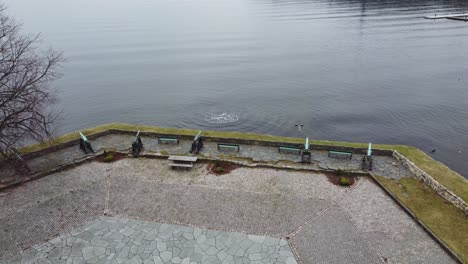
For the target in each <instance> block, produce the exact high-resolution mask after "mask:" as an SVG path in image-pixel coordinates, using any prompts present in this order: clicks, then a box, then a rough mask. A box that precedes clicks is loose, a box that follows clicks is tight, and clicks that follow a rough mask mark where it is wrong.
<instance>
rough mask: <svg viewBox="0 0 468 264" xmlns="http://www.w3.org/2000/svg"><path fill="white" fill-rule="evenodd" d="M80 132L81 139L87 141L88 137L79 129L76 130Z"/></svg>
mask: <svg viewBox="0 0 468 264" xmlns="http://www.w3.org/2000/svg"><path fill="white" fill-rule="evenodd" d="M78 132H79V133H80V137H81V139H83V141H88V139H87V138H86V136H85V135H83V133H81V131H78Z"/></svg>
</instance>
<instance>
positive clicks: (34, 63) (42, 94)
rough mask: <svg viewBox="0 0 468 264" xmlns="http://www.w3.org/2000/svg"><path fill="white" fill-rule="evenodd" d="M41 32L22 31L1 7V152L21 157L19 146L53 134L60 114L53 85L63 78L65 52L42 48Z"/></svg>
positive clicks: (7, 156)
mask: <svg viewBox="0 0 468 264" xmlns="http://www.w3.org/2000/svg"><path fill="white" fill-rule="evenodd" d="M39 43H40V35H35V36H30V35H25V34H22V32H21V24H20V23H18V22H16V21H15V20H14V19H13V18H11V17H9V16H8V15H7V14H6V13H5V8H4V7H3V6H0V155H1V158H0V159H3V160H6V159H8V158H11V157H17V156H18V152H17V148H18V147H19V146H20V145H21V144H22V143H24V142H28V141H31V140H39V141H42V140H45V139H47V138H49V137H50V136H51V125H52V123H53V122H54V120H55V119H56V117H57V114H56V113H54V111H53V110H51V107H50V106H51V104H53V103H54V102H55V97H54V92H53V91H52V90H51V89H50V87H49V84H50V82H51V81H52V80H54V79H56V78H58V77H59V74H58V69H59V68H60V65H61V62H62V61H63V59H62V54H61V53H57V52H55V51H53V50H52V49H49V50H45V51H44V50H41V49H40V48H39V47H38V45H39Z"/></svg>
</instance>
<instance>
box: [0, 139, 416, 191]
mask: <svg viewBox="0 0 468 264" xmlns="http://www.w3.org/2000/svg"><path fill="white" fill-rule="evenodd" d="M133 140H134V136H131V135H124V134H121V135H119V134H112V135H106V136H102V137H99V138H97V139H95V140H92V146H93V148H94V150H95V151H99V150H102V149H113V150H119V151H128V150H129V149H130V146H131V142H132V141H133ZM142 141H143V143H144V147H145V152H146V153H165V154H185V155H188V154H189V149H190V146H191V141H190V140H180V143H179V144H173V143H165V144H158V139H157V138H156V137H142ZM200 154H201V155H204V156H209V157H213V158H226V157H230V156H235V157H241V158H248V159H251V160H252V161H253V162H278V161H291V162H299V161H300V156H299V155H298V154H291V153H279V152H278V149H277V148H275V147H265V146H258V145H241V147H240V151H239V152H236V151H230V150H222V151H220V150H218V148H217V143H215V142H205V146H204V148H203V150H202V152H201V153H200ZM86 156H90V154H88V155H85V154H84V153H83V152H82V151H81V150H80V149H79V148H78V145H77V146H73V147H68V148H65V149H62V150H59V151H56V152H53V153H49V154H46V155H43V156H41V157H38V158H34V159H31V160H28V166H29V167H30V169H31V170H32V172H33V173H34V172H40V171H47V170H50V169H52V168H55V167H57V166H59V165H63V164H67V163H70V162H73V161H75V160H78V159H81V158H84V157H86ZM361 159H362V155H359V154H354V155H353V157H352V159H336V158H329V157H328V152H327V151H315V150H312V164H307V165H306V164H297V166H302V167H305V168H313V169H333V170H336V169H341V170H360V169H361V167H360V166H361ZM373 171H374V173H375V174H377V175H381V176H385V177H388V178H394V179H400V178H402V177H407V176H412V174H411V172H409V171H408V170H407V169H406V168H405V167H404V166H403V165H402V164H401V163H400V162H398V161H397V160H396V159H394V158H392V157H385V156H374V170H373ZM14 178H15V176H14V175H13V171H12V170H11V169H9V168H7V167H5V168H2V170H1V171H0V183H2V182H8V181H12V180H14Z"/></svg>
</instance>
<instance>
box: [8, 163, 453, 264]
mask: <svg viewBox="0 0 468 264" xmlns="http://www.w3.org/2000/svg"><path fill="white" fill-rule="evenodd" d="M126 219H132V220H126ZM0 227H1V228H0V259H1V260H4V261H6V262H7V263H10V262H13V260H15V259H16V260H18V258H19V256H20V254H22V256H23V257H24V259H23V261H24V262H25V263H28V262H27V261H26V259H27V258H29V259H31V258H35V257H47V256H49V259H48V260H50V262H48V261H46V260H45V259H44V260H40V261H39V260H37V259H36V260H37V261H36V262H34V261H31V262H29V263H51V262H52V263H93V262H94V261H95V260H96V258H94V257H95V256H105V258H103V259H102V261H103V263H105V262H106V261H107V260H108V258H109V257H110V256H111V254H112V253H114V255H112V256H113V257H115V261H118V259H117V256H118V254H120V253H121V252H122V251H123V250H119V249H117V247H121V248H122V249H123V248H124V247H127V248H126V250H125V251H123V252H124V253H123V254H124V255H125V254H126V253H127V249H128V254H127V255H126V257H127V259H126V260H122V261H121V263H131V262H134V263H142V262H143V260H146V263H157V262H155V261H159V258H161V260H168V261H169V253H164V252H163V251H162V250H160V249H159V248H158V239H164V237H160V235H162V236H165V235H166V236H168V238H170V239H172V240H174V241H172V242H173V243H171V242H167V241H166V242H167V243H166V251H165V252H169V251H168V250H167V248H168V247H169V246H174V245H175V244H176V243H178V245H179V246H177V247H176V248H177V249H174V247H173V248H172V251H173V252H172V253H171V254H172V255H171V259H170V261H169V262H167V263H177V262H178V261H181V262H180V263H182V261H185V263H187V261H191V262H195V263H222V261H221V259H220V258H218V257H217V258H214V257H213V258H212V256H214V255H210V254H215V249H214V248H213V249H212V251H210V253H207V252H206V250H208V248H207V247H208V245H210V244H209V243H213V240H211V242H207V241H208V239H207V241H205V242H203V243H202V245H205V246H204V247H205V251H204V252H205V253H206V254H203V252H202V253H200V252H201V251H198V252H199V254H201V256H199V255H196V256H195V255H194V256H195V257H194V259H192V258H190V259H189V260H187V259H186V257H187V256H186V255H179V258H177V259H174V258H175V257H173V256H175V254H174V250H175V251H177V253H178V254H182V250H181V252H180V253H179V252H178V250H179V249H181V248H180V247H182V248H183V247H184V246H187V247H189V248H193V252H195V248H196V247H197V246H196V245H195V241H196V239H195V238H194V239H192V240H190V239H189V238H191V235H194V234H195V232H197V234H198V233H199V232H200V231H201V232H202V233H203V234H206V236H207V237H208V234H219V235H220V236H221V237H223V241H231V242H232V243H233V244H232V245H231V246H233V247H236V248H242V246H241V245H242V241H244V240H245V237H247V238H249V239H250V238H253V240H252V239H250V240H252V242H253V243H260V241H262V243H264V244H259V245H261V248H262V251H260V253H262V258H261V260H262V261H264V260H265V261H267V262H268V261H270V260H271V258H273V259H274V260H276V261H277V262H276V263H294V261H297V262H298V263H304V264H305V263H359V264H361V263H364V264H365V263H437V264H439V263H454V261H453V260H452V259H451V258H450V257H449V256H448V255H447V254H446V253H445V251H444V250H443V249H442V248H441V247H440V246H439V245H438V244H437V243H435V242H434V241H433V240H432V239H431V238H430V237H429V236H428V235H427V234H426V233H425V232H424V231H423V230H422V229H421V227H419V226H418V225H417V224H416V223H415V222H414V221H413V220H412V219H411V218H410V217H409V216H408V215H406V213H404V212H403V211H402V210H401V209H400V208H399V207H398V206H397V205H396V204H395V203H394V202H393V201H392V200H391V199H390V198H389V197H388V196H387V195H386V194H385V193H384V192H383V191H382V190H381V189H380V188H379V187H378V186H376V185H375V184H374V183H373V182H372V181H371V180H369V179H367V178H365V177H361V178H359V180H358V181H357V183H356V184H354V185H353V186H352V187H341V186H336V185H333V184H332V183H330V182H329V181H328V179H327V177H326V176H325V175H322V174H317V173H310V172H299V171H288V170H279V169H260V168H255V169H254V168H239V169H236V170H234V171H232V172H231V173H229V174H226V175H222V176H215V175H212V174H209V173H208V171H207V164H206V163H197V164H195V166H194V168H193V169H192V170H189V171H187V170H171V169H169V166H168V161H167V160H158V159H144V158H140V159H123V160H120V161H117V162H114V163H98V162H90V163H86V164H83V165H81V166H78V167H75V168H72V169H69V170H66V171H62V172H59V173H55V174H51V175H49V176H47V177H44V178H41V179H38V180H35V181H31V182H28V183H25V184H23V185H20V186H18V187H15V188H12V189H9V190H6V191H2V192H0ZM80 227H81V228H80ZM161 227H164V228H161ZM166 227H167V228H168V229H167V230H171V231H167V230H166V232H167V234H166V233H164V232H165V231H163V230H164V229H165V228H166ZM156 228H157V229H156ZM86 229H88V231H86ZM114 229H115V230H114ZM111 230H114V231H112V233H111ZM156 230H157V231H156ZM116 231H118V232H116ZM124 233H125V234H124ZM164 234H165V235H164ZM184 234H186V235H185V236H187V237H188V238H187V237H185V236H184ZM67 236H69V237H70V243H68V242H69V241H68V238H67V242H66V243H64V242H63V240H64V237H67ZM57 237H58V238H57ZM145 237H146V238H150V239H147V241H145V239H144V238H145ZM176 237H177V238H178V239H180V240H178V239H175V238H176ZM74 238H79V239H80V240H76V239H75V240H73V239H74ZM94 238H96V239H94ZM104 238H106V239H110V240H109V241H106V239H104ZM151 238H154V239H153V240H151ZM242 238H244V240H242ZM93 239H94V240H93ZM114 239H115V241H119V240H120V241H121V242H120V244H119V243H118V242H115V241H112V240H114ZM47 241H50V242H49V243H46V242H47ZM61 241H62V242H61ZM104 241H105V242H104ZM142 241H143V242H142ZM154 241H156V242H154ZM236 241H238V242H236ZM265 241H268V242H265ZM78 242H82V243H78ZM152 242H153V243H152ZM286 242H287V246H286V245H285V243H286ZM44 243H46V244H44ZM75 243H76V244H78V245H79V246H75V251H74V252H75V253H74V254H73V256H71V255H72V251H73V246H74V245H75ZM107 243H108V244H107ZM139 243H141V244H142V245H143V244H144V245H145V247H143V246H142V245H140V244H139ZM184 243H185V244H184ZM197 243H198V242H197ZM223 243H224V242H223ZM226 243H228V242H226ZM249 243H250V242H249ZM266 243H268V245H270V244H275V243H278V245H279V246H280V248H277V246H276V245H277V244H275V246H273V245H271V247H270V248H268V249H267V248H265V250H263V249H264V246H265V244H266ZM53 245H54V246H53ZM55 245H57V246H55ZM111 245H112V246H111ZM154 245H156V249H158V251H154V250H153V251H152V252H151V254H152V255H151V256H153V258H150V257H149V254H150V252H149V249H151V248H152V247H154ZM181 245H183V246H181ZM197 245H198V244H197ZM224 245H226V244H225V243H224ZM224 245H221V246H219V247H218V245H217V244H216V239H215V245H214V246H215V247H216V256H217V254H219V253H220V252H224V251H223V249H226V248H227V247H224V248H223V246H224ZM236 245H238V247H237V246H236ZM108 246H109V248H108ZM139 246H142V247H139ZM192 246H193V247H192ZM211 246H212V245H211ZM226 246H227V245H226ZM55 247H56V248H58V249H56V248H55ZM68 247H70V248H68ZM199 247H200V248H201V249H203V248H202V246H199ZM255 247H256V248H257V249H256V250H255V251H258V250H259V247H260V246H255ZM60 248H61V249H60ZM39 249H43V250H40V251H39ZM104 249H105V250H104ZM289 249H290V250H291V252H292V253H293V256H294V257H295V260H293V259H292V258H289V257H290V256H291V255H288V254H290V253H286V252H289V251H288V250H289ZM112 250H115V252H112ZM145 250H146V253H145ZM226 250H229V249H226ZM46 251H48V252H46ZM69 251H70V254H69V255H68V252H69ZM233 251H235V250H233ZM158 252H159V255H158V254H157V253H158ZM230 252H231V253H232V251H230ZM238 252H239V251H238ZM238 252H236V253H238ZM130 253H131V254H130ZM163 253H164V255H163ZM225 253H229V252H227V251H226V252H225ZM231 253H229V254H228V255H231V256H232V255H233V254H234V253H233V254H231ZM248 253H252V252H248ZM256 253H259V252H256ZM50 254H52V257H50ZM75 254H76V255H75ZM80 254H81V255H80ZM184 254H185V253H184ZM220 254H221V255H224V254H223V253H220ZM238 254H240V253H238ZM234 255H235V254H234ZM278 255H279V256H280V257H279V258H277V257H278ZM137 256H138V257H137ZM182 256H184V258H182ZM283 256H284V257H286V258H281V257H283ZM57 257H58V258H57ZM62 257H63V258H62ZM70 257H76V258H70ZM80 257H82V258H83V259H80ZM154 257H156V259H155V258H154ZM157 257H159V258H157ZM200 257H201V258H202V260H200V261H199V262H197V260H199V258H200ZM203 257H205V258H206V259H208V258H209V259H210V261H211V262H204V261H203ZM239 257H240V256H239ZM242 257H246V258H237V259H236V258H235V257H233V260H234V261H238V263H255V262H254V260H256V258H257V257H258V258H260V255H253V254H252V255H247V256H245V252H244V255H243V256H242ZM226 258H228V257H227V256H226ZM85 259H87V261H85ZM223 260H227V259H223ZM228 260H231V258H229V259H228ZM115 261H114V262H113V263H116V262H115ZM174 261H175V262H174ZM240 261H242V262H240ZM267 262H260V263H267ZM111 263H112V262H111ZM117 263H119V262H117ZM188 263H190V262H188ZM234 263H235V262H234ZM268 263H275V262H274V261H271V262H268Z"/></svg>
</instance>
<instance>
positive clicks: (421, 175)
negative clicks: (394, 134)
mask: <svg viewBox="0 0 468 264" xmlns="http://www.w3.org/2000/svg"><path fill="white" fill-rule="evenodd" d="M393 157H394V158H395V159H397V160H398V161H400V162H401V163H402V164H403V165H404V166H406V167H407V168H408V170H409V171H411V172H412V173H413V174H414V176H415V177H416V178H417V179H419V180H421V181H423V182H424V183H425V184H427V185H429V186H430V187H431V188H432V189H434V191H436V192H437V194H439V195H440V196H442V197H443V198H444V199H445V200H447V201H449V202H450V203H452V204H453V205H455V206H456V207H457V208H459V209H461V210H462V211H463V212H464V213H465V215H468V205H467V203H466V202H465V201H464V200H463V199H462V198H460V197H458V196H457V195H456V194H454V193H453V192H451V191H450V190H448V189H447V188H445V187H444V186H443V185H442V184H440V183H439V182H438V181H436V180H435V179H434V178H433V177H432V176H431V175H429V174H428V173H426V172H424V171H423V170H421V169H420V168H419V167H418V166H416V165H415V164H414V163H413V162H412V161H410V160H408V159H407V158H406V157H405V156H403V155H402V154H400V153H398V151H393Z"/></svg>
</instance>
